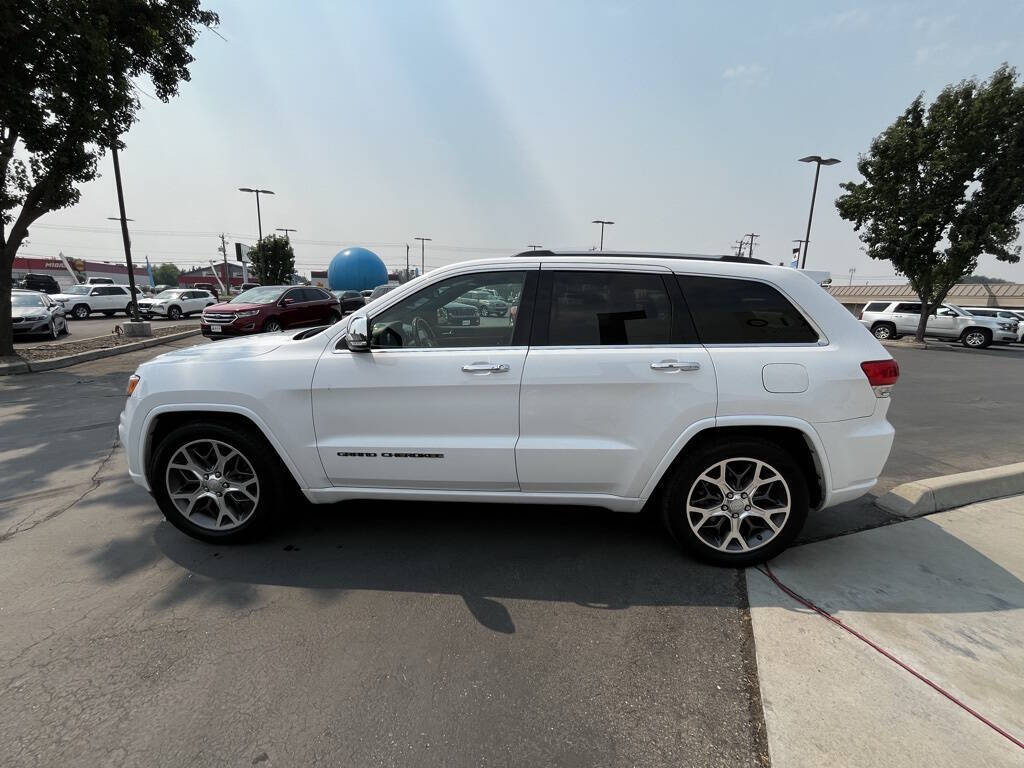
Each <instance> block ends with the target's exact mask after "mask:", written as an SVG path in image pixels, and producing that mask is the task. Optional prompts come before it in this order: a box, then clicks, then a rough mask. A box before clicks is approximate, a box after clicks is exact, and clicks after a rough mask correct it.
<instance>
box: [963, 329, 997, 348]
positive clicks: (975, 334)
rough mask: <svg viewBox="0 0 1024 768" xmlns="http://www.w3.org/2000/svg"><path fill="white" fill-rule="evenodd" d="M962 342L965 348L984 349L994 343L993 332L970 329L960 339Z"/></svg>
mask: <svg viewBox="0 0 1024 768" xmlns="http://www.w3.org/2000/svg"><path fill="white" fill-rule="evenodd" d="M960 342H961V343H962V344H963V345H964V346H965V347H971V348H972V349H984V348H985V347H987V346H988V345H989V344H991V343H992V332H991V331H989V330H986V329H985V328H968V329H967V330H966V331H964V335H963V336H961V337H960Z"/></svg>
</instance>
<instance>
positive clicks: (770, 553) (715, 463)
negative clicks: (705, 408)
mask: <svg viewBox="0 0 1024 768" xmlns="http://www.w3.org/2000/svg"><path fill="white" fill-rule="evenodd" d="M808 504H809V502H808V495H807V479H806V478H805V476H804V473H803V471H802V470H801V469H800V467H799V465H798V464H797V462H796V461H795V460H794V459H793V457H792V456H791V455H790V454H789V453H788V452H787V451H785V450H783V449H781V448H779V447H778V446H776V445H775V444H773V443H769V442H767V441H765V440H759V439H756V438H746V439H742V440H735V441H732V442H724V443H723V442H715V443H709V444H706V445H704V446H703V447H700V448H698V449H697V450H696V451H695V452H694V453H693V454H692V455H689V456H687V457H686V459H685V461H684V463H683V464H681V465H680V466H679V467H678V468H677V469H676V470H675V474H674V476H673V477H672V478H671V479H670V480H669V483H668V486H667V487H666V489H665V493H664V494H663V497H662V510H661V511H662V520H663V521H664V523H665V526H666V527H667V528H668V530H669V532H670V533H671V534H672V536H673V538H675V540H676V542H678V543H679V545H680V546H681V547H683V549H685V550H686V551H687V552H689V553H690V554H692V555H694V556H695V557H697V558H699V559H701V560H704V561H706V562H709V563H713V564H715V565H726V566H732V567H737V568H742V567H745V566H748V565H754V564H756V563H761V562H764V561H765V560H770V559H771V558H773V557H775V556H776V555H777V554H779V553H780V552H782V551H783V550H784V549H785V548H786V547H788V546H789V545H790V544H791V543H792V542H793V540H794V539H795V538H796V536H797V534H798V533H799V532H800V529H801V528H802V527H803V525H804V521H805V520H806V519H807V508H808Z"/></svg>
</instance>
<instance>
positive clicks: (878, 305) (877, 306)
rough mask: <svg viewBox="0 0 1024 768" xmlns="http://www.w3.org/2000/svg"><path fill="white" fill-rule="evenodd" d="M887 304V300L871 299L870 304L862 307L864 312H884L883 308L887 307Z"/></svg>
mask: <svg viewBox="0 0 1024 768" xmlns="http://www.w3.org/2000/svg"><path fill="white" fill-rule="evenodd" d="M888 306H889V302H888V301H872V302H871V303H870V304H868V305H867V306H866V307H864V311H865V312H884V311H885V308H886V307H888Z"/></svg>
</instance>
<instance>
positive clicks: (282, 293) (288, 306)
mask: <svg viewBox="0 0 1024 768" xmlns="http://www.w3.org/2000/svg"><path fill="white" fill-rule="evenodd" d="M338 320H341V307H340V306H339V305H338V300H337V299H336V298H334V296H332V295H331V294H329V293H328V292H327V291H325V290H323V289H322V288H311V287H306V286H301V285H296V286H291V285H261V286H259V287H258V288H251V289H249V290H248V291H244V292H243V293H240V294H238V295H237V296H235V297H234V298H233V299H231V300H230V301H224V302H221V303H220V304H213V305H211V306H209V307H207V308H206V309H205V310H203V319H202V322H201V323H200V328H202V332H203V336H209V337H210V338H211V339H220V338H224V337H225V336H247V335H249V334H251V333H263V332H267V333H272V332H274V331H280V330H282V329H284V328H301V327H303V326H309V325H327V324H329V323H335V322H337V321H338Z"/></svg>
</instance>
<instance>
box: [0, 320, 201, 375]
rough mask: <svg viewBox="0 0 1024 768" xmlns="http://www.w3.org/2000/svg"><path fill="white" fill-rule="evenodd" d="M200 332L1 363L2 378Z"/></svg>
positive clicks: (151, 344) (155, 345) (156, 344)
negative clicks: (45, 357)
mask: <svg viewBox="0 0 1024 768" xmlns="http://www.w3.org/2000/svg"><path fill="white" fill-rule="evenodd" d="M199 332H200V329H199V328H194V329H192V330H190V331H181V332H179V333H169V334H167V335H166V336H154V337H153V338H151V339H144V340H143V341H134V342H132V343H130V344H119V345H118V346H116V347H105V348H103V349H90V350H89V351H88V352H78V353H76V354H73V355H65V356H64V357H54V358H51V359H49V360H38V361H36V362H31V361H29V360H22V361H20V362H15V363H0V376H9V375H12V374H16V373H38V372H39V371H52V370H54V369H55V368H67V367H68V366H69V365H77V364H78V363H85V362H88V361H89V360H100V359H101V358H104V357H113V356H114V355H123V354H126V353H128V352H136V351H138V350H140V349H148V348H149V347H158V346H160V345H161V344H166V343H167V342H169V341H177V340H178V339H187V338H188V337H189V336H197V335H198V334H199Z"/></svg>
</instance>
